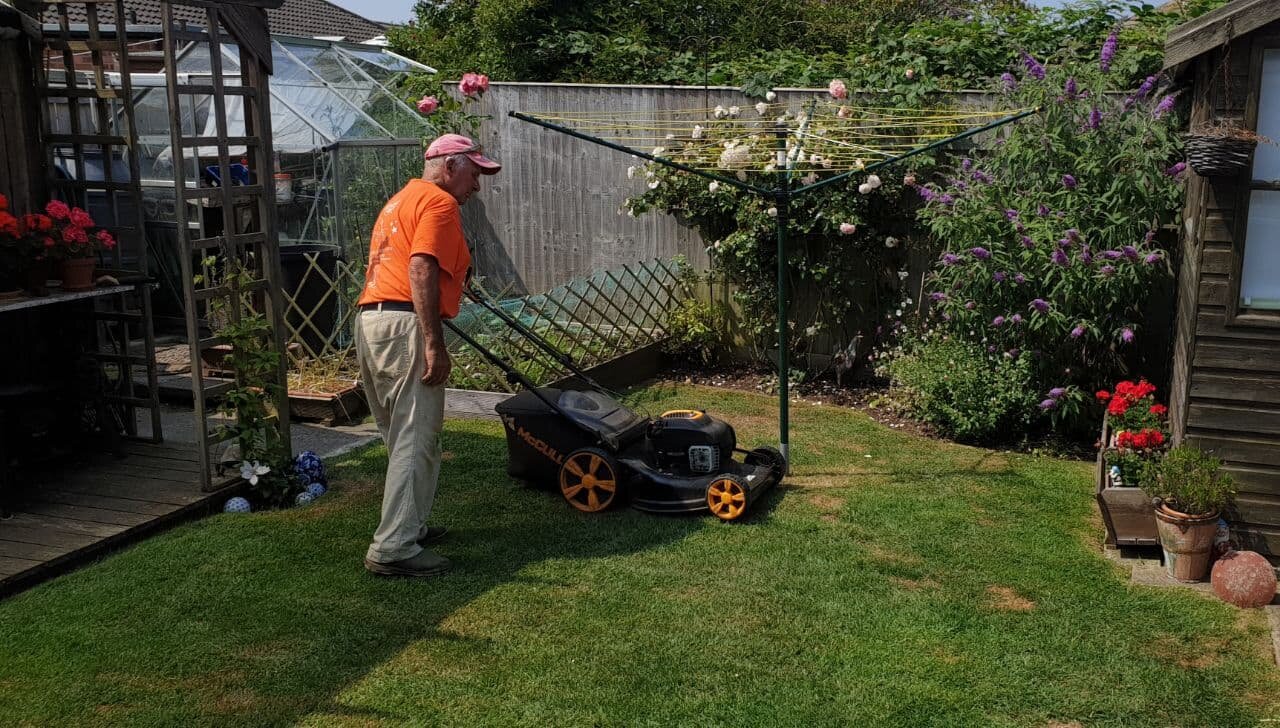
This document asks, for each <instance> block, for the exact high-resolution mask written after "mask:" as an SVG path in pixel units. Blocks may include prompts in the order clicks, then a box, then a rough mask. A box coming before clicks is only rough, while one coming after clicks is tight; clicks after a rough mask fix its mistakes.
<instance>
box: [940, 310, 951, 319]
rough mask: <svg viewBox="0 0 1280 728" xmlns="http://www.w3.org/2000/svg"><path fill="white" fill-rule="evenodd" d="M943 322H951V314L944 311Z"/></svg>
mask: <svg viewBox="0 0 1280 728" xmlns="http://www.w3.org/2000/svg"><path fill="white" fill-rule="evenodd" d="M942 320H943V321H950V320H951V314H949V313H947V312H946V311H943V312H942Z"/></svg>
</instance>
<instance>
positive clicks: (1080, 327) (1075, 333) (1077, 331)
mask: <svg viewBox="0 0 1280 728" xmlns="http://www.w3.org/2000/svg"><path fill="white" fill-rule="evenodd" d="M1081 336H1084V324H1077V325H1076V327H1075V328H1074V329H1071V338H1073V339H1078V338H1080V337H1081Z"/></svg>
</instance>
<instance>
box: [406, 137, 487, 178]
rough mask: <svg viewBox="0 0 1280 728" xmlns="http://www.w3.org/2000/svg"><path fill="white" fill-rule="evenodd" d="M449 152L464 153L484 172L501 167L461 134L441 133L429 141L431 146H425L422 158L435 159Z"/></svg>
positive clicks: (445, 155) (478, 146) (447, 154)
mask: <svg viewBox="0 0 1280 728" xmlns="http://www.w3.org/2000/svg"><path fill="white" fill-rule="evenodd" d="M451 154H465V155H466V156H467V159H470V160H471V161H473V162H475V163H476V166H477V167H479V168H480V171H481V172H482V173H484V174H497V173H498V170H500V169H502V165H501V164H498V163H497V162H495V161H493V160H492V159H489V158H488V157H486V156H484V154H483V153H482V152H481V148H480V145H479V144H478V143H476V142H473V141H471V139H469V138H467V137H464V136H462V135H461V134H443V135H441V136H440V137H438V138H437V139H436V140H435V141H433V142H431V146H429V147H427V152H426V154H424V155H422V156H423V158H424V159H436V158H438V157H447V156H449V155H451Z"/></svg>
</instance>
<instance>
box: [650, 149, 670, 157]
mask: <svg viewBox="0 0 1280 728" xmlns="http://www.w3.org/2000/svg"><path fill="white" fill-rule="evenodd" d="M665 151H667V148H666V147H654V148H653V156H655V157H661V156H662V153H663V152H665Z"/></svg>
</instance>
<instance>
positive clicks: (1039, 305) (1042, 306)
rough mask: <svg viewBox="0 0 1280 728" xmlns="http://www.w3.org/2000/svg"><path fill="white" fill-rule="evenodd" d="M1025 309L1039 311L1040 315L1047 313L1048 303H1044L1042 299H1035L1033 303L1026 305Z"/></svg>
mask: <svg viewBox="0 0 1280 728" xmlns="http://www.w3.org/2000/svg"><path fill="white" fill-rule="evenodd" d="M1027 308H1034V309H1035V310H1037V311H1039V312H1040V313H1048V312H1049V302H1048V301H1046V300H1044V299H1043V298H1037V299H1035V300H1034V301H1032V302H1031V303H1029V304H1027Z"/></svg>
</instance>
